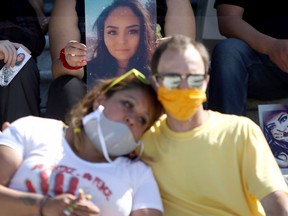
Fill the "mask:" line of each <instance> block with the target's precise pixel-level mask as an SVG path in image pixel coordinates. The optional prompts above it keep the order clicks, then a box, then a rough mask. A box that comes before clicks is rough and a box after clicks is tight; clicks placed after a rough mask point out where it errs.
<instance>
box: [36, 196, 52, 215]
mask: <svg viewBox="0 0 288 216" xmlns="http://www.w3.org/2000/svg"><path fill="white" fill-rule="evenodd" d="M49 198H50V196H44V197H43V198H42V199H41V200H40V202H39V215H40V216H44V215H45V214H44V206H45V205H46V202H47V200H48V199H49Z"/></svg>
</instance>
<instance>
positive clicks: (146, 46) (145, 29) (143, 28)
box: [93, 0, 155, 75]
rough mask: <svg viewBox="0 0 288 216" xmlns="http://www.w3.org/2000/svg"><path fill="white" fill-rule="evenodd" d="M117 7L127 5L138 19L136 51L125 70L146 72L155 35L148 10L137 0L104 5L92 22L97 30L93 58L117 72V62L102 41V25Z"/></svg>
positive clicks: (115, 0)
mask: <svg viewBox="0 0 288 216" xmlns="http://www.w3.org/2000/svg"><path fill="white" fill-rule="evenodd" d="M118 7H129V8H130V9H131V10H132V11H133V13H134V14H135V15H136V16H137V17H138V18H139V20H140V40H139V45H138V49H137V51H136V53H135V54H134V56H133V57H132V58H131V59H130V60H129V63H128V67H127V69H126V70H127V71H128V70H130V69H132V68H136V69H138V70H140V71H141V72H142V73H144V74H146V75H147V73H148V71H149V69H150V60H151V56H152V52H153V50H154V44H155V37H154V34H153V30H152V27H151V26H152V23H151V19H150V15H149V13H148V11H147V10H146V9H145V8H144V7H143V5H142V4H141V3H140V2H139V1H138V0H114V1H113V3H112V4H111V5H109V6H108V7H106V8H105V9H104V10H103V11H102V13H101V14H100V15H99V17H98V18H97V20H96V22H95V23H94V26H93V29H94V30H96V31H97V41H96V48H95V56H96V57H95V59H94V61H96V62H97V64H101V65H103V64H104V65H105V70H106V71H112V72H115V74H116V72H117V70H118V62H117V60H116V59H115V58H114V57H113V56H112V55H111V54H110V53H109V51H108V49H107V47H106V46H105V43H104V25H105V21H106V19H107V17H108V16H109V15H110V13H111V12H112V11H114V10H115V9H116V8H118Z"/></svg>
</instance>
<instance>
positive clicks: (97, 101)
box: [93, 92, 106, 110]
mask: <svg viewBox="0 0 288 216" xmlns="http://www.w3.org/2000/svg"><path fill="white" fill-rule="evenodd" d="M105 99H106V96H105V93H103V92H101V93H100V94H99V95H98V97H97V98H96V99H95V100H94V102H93V110H96V109H97V108H98V107H99V105H100V104H102V103H103V101H104V100H105Z"/></svg>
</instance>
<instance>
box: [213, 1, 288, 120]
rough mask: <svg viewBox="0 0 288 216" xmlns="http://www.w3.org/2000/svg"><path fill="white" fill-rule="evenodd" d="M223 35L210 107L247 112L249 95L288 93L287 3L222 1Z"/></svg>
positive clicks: (219, 13) (265, 97) (215, 56)
mask: <svg viewBox="0 0 288 216" xmlns="http://www.w3.org/2000/svg"><path fill="white" fill-rule="evenodd" d="M215 8H216V9H217V17H218V25H219V30H220V33H221V34H222V35H223V36H225V37H227V39H224V40H223V41H221V42H219V43H218V44H217V45H216V46H215V48H214V50H213V54H212V57H211V73H210V82H209V83H210V84H209V87H208V109H212V110H216V111H220V112H224V113H229V114H236V115H246V105H247V98H254V99H258V100H274V99H281V98H287V97H288V29H287V28H285V27H284V26H286V24H287V22H288V14H287V10H286V5H285V1H282V0H275V1H273V4H271V2H269V1H268V2H263V1H260V0H253V1H250V0H241V1H235V0H216V1H215Z"/></svg>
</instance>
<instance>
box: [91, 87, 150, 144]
mask: <svg viewBox="0 0 288 216" xmlns="http://www.w3.org/2000/svg"><path fill="white" fill-rule="evenodd" d="M97 104H98V101H95V103H94V105H96V106H97ZM100 104H101V105H103V106H104V107H105V109H104V114H105V116H106V117H107V118H109V119H110V120H114V121H117V122H122V123H124V124H126V125H127V126H128V127H129V128H130V130H131V132H132V134H133V136H134V139H135V140H137V141H138V140H139V139H140V137H141V136H142V134H143V133H144V131H145V130H146V129H147V128H148V126H149V124H150V122H151V117H150V115H149V110H150V112H151V108H150V106H151V103H150V101H149V99H148V98H147V93H144V92H143V91H142V90H140V89H138V88H137V89H131V90H123V91H118V92H115V93H114V94H113V95H112V96H111V97H110V98H104V99H103V100H101V102H100Z"/></svg>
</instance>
